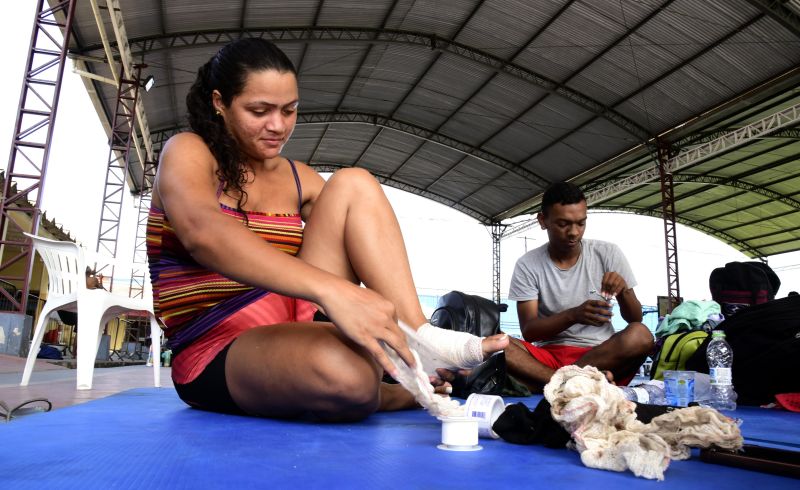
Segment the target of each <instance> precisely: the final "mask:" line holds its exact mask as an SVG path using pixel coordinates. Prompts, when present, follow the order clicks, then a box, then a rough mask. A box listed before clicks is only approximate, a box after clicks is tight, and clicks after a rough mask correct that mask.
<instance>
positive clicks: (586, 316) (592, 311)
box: [570, 299, 611, 327]
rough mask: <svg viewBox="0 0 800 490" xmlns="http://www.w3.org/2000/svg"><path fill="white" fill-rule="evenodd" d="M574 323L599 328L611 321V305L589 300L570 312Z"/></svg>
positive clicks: (597, 300)
mask: <svg viewBox="0 0 800 490" xmlns="http://www.w3.org/2000/svg"><path fill="white" fill-rule="evenodd" d="M570 311H571V313H572V316H573V319H574V322H573V323H582V324H584V325H594V326H595V327H599V326H601V325H604V324H605V323H606V322H608V321H610V320H611V303H609V302H608V301H603V300H599V299H590V300H586V301H584V302H583V303H582V304H580V305H578V306H576V307H575V308H572V309H571V310H570Z"/></svg>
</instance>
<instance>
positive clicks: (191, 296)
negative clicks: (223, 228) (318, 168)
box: [147, 160, 303, 354]
mask: <svg viewBox="0 0 800 490" xmlns="http://www.w3.org/2000/svg"><path fill="white" fill-rule="evenodd" d="M289 164H290V165H291V168H292V172H293V174H294V179H295V184H296V186H297V194H298V196H299V197H298V212H297V213H287V214H283V213H262V212H256V211H246V212H244V213H242V212H239V211H236V210H235V209H233V208H231V207H229V206H226V205H224V204H222V203H220V205H219V207H220V211H221V212H222V213H223V214H226V215H228V216H230V217H232V218H234V219H236V220H237V221H239V222H240V223H242V225H243V226H246V227H247V228H248V229H249V230H250V231H252V232H253V233H255V234H256V235H258V236H260V237H261V238H262V239H264V240H265V241H266V242H268V243H270V244H271V245H273V246H274V247H276V248H278V249H279V250H282V251H283V252H286V253H288V254H290V255H297V252H298V251H299V250H300V245H301V244H302V242H303V222H302V219H301V217H300V213H299V210H300V208H301V207H302V196H303V193H302V188H301V186H300V178H299V176H298V175H297V169H296V168H295V165H294V162H293V161H291V160H289ZM221 192H222V186H221V185H220V190H219V191H218V192H217V197H219V195H221ZM245 215H246V216H247V220H246V221H245ZM147 258H148V261H149V267H150V280H151V282H152V284H153V305H154V307H155V314H156V316H158V317H160V318H161V320H162V321H163V323H164V325H165V329H164V336H165V337H166V338H167V343H166V348H169V349H172V350H173V353H174V354H177V352H179V351H180V350H182V348H184V347H186V346H187V345H188V344H190V343H191V342H193V341H194V340H196V339H197V338H199V337H201V336H202V335H203V334H204V333H206V332H208V331H209V330H210V329H212V328H213V327H214V326H216V325H217V324H219V323H220V322H221V321H223V320H224V319H225V318H226V317H228V316H230V315H231V314H233V313H235V312H237V311H239V310H240V309H242V308H244V307H245V306H247V305H249V304H251V303H252V302H254V301H256V300H258V299H260V298H262V297H263V296H265V295H267V294H269V291H267V290H264V289H259V288H254V287H251V286H247V285H245V284H242V283H239V282H236V281H234V280H232V279H229V278H227V277H225V276H223V275H222V274H219V273H217V272H214V271H211V270H209V269H207V268H206V267H204V266H202V265H200V264H198V263H197V262H196V261H195V260H194V259H193V258H192V256H191V255H190V254H189V252H187V251H186V249H185V248H184V247H183V245H182V244H181V242H180V240H179V239H178V237H177V235H176V234H175V230H174V228H173V227H172V225H171V224H170V222H169V220H168V219H167V216H166V214H165V213H164V211H163V210H162V209H159V208H157V207H156V206H152V205H151V207H150V212H149V214H148V217H147Z"/></svg>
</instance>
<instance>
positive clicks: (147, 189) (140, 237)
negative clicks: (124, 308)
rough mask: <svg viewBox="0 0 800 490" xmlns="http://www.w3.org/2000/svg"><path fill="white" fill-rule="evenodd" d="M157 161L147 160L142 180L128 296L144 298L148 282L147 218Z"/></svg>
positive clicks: (151, 199)
mask: <svg viewBox="0 0 800 490" xmlns="http://www.w3.org/2000/svg"><path fill="white" fill-rule="evenodd" d="M156 167H157V163H156V162H145V163H144V171H143V173H142V182H141V185H140V186H139V189H140V190H141V192H140V194H139V217H138V219H137V220H136V241H135V242H134V249H133V263H134V269H133V270H132V271H131V285H130V288H129V290H128V296H130V297H131V298H144V290H145V284H146V282H147V218H148V216H149V215H150V204H151V203H152V202H153V188H152V183H153V180H154V179H155V176H156Z"/></svg>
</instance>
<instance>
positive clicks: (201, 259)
mask: <svg viewBox="0 0 800 490" xmlns="http://www.w3.org/2000/svg"><path fill="white" fill-rule="evenodd" d="M217 186H218V180H217V176H216V162H215V160H214V157H213V155H212V154H211V152H210V151H209V150H208V148H207V146H206V145H205V143H204V142H203V141H202V139H201V138H200V137H199V136H197V135H195V134H192V133H182V134H180V135H177V136H175V137H173V138H172V139H170V140H169V141H168V142H167V144H166V145H165V146H164V150H163V152H162V159H161V163H160V165H159V169H158V174H157V176H156V183H155V187H154V191H155V193H156V194H157V199H158V200H159V201H160V204H161V207H162V208H163V209H164V211H165V213H166V214H167V216H168V217H169V220H170V223H171V224H172V226H173V227H174V228H175V233H176V235H177V236H178V239H179V240H180V241H181V244H183V246H184V247H185V248H186V250H187V251H188V252H189V253H190V254H191V255H192V257H193V258H194V259H195V260H196V261H197V262H198V263H200V264H201V265H203V266H205V267H207V268H209V269H211V270H214V271H217V272H219V273H220V274H222V275H224V276H226V277H229V278H231V279H234V280H236V281H239V282H241V283H244V284H249V285H251V286H256V287H260V288H263V289H267V290H269V291H275V292H277V293H280V294H284V295H287V296H293V297H299V298H304V299H307V300H310V301H314V302H317V303H318V304H321V303H322V300H323V298H322V297H323V296H324V294H323V292H322V291H323V290H325V289H326V288H331V287H333V284H335V283H338V282H340V281H342V280H341V279H339V278H337V277H336V276H333V275H331V274H329V273H327V272H325V271H322V270H320V269H317V268H315V267H312V266H310V265H308V264H305V263H304V262H302V261H300V260H298V259H296V258H294V257H292V256H290V255H288V254H286V253H283V252H281V251H280V250H277V249H276V248H275V247H272V246H270V245H269V244H268V243H266V242H265V241H264V240H263V239H261V238H260V237H258V236H257V235H256V234H254V233H252V232H251V231H250V230H248V229H247V228H246V227H244V226H242V224H241V223H240V222H238V221H237V220H235V219H233V218H231V217H230V216H227V215H225V214H223V213H221V212H220V208H219V202H218V199H217V195H216V190H217Z"/></svg>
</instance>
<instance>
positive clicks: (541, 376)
mask: <svg viewBox="0 0 800 490" xmlns="http://www.w3.org/2000/svg"><path fill="white" fill-rule="evenodd" d="M506 365H507V366H508V373H509V374H510V375H512V376H514V377H515V378H516V379H517V380H519V382H520V383H522V384H524V385H525V386H527V387H528V389H529V390H531V392H532V393H541V392H542V389H543V388H544V385H546V384H547V382H548V381H550V378H551V377H552V376H553V373H554V372H555V371H554V370H553V369H551V368H550V367H548V366H545V365H544V364H542V363H541V362H539V361H538V360H537V359H536V358H535V357H533V356H532V355H531V353H530V352H528V349H526V348H525V347H524V346H523V345H522V344H521V342H520V341H519V340H517V339H515V338H511V342H510V343H509V345H508V347H507V348H506Z"/></svg>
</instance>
